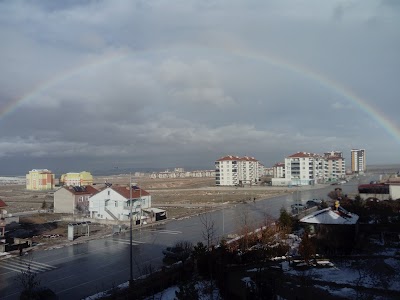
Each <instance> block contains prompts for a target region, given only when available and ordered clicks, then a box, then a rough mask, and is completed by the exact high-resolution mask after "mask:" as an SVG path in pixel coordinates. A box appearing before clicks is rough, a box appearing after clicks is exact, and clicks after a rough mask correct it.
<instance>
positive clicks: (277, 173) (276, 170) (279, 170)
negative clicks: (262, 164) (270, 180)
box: [272, 162, 285, 178]
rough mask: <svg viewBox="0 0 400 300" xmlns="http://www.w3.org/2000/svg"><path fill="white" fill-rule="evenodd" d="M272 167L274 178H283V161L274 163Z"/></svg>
mask: <svg viewBox="0 0 400 300" xmlns="http://www.w3.org/2000/svg"><path fill="white" fill-rule="evenodd" d="M272 168H273V177H274V178H285V163H283V162H280V163H276V164H275V165H274V166H273V167H272Z"/></svg>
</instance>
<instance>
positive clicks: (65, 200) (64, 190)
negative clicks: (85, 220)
mask: <svg viewBox="0 0 400 300" xmlns="http://www.w3.org/2000/svg"><path fill="white" fill-rule="evenodd" d="M98 192H99V191H98V190H97V189H95V188H94V187H93V186H91V185H88V186H64V187H61V188H59V189H58V190H57V191H55V192H54V212H55V213H67V214H76V213H82V214H88V213H89V197H91V196H93V195H94V194H96V193H98Z"/></svg>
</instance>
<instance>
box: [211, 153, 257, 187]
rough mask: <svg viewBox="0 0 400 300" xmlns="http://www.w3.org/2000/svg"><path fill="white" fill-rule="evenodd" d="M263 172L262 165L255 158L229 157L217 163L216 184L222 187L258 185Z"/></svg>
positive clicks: (222, 158)
mask: <svg viewBox="0 0 400 300" xmlns="http://www.w3.org/2000/svg"><path fill="white" fill-rule="evenodd" d="M262 172H263V170H262V165H261V164H260V162H259V161H258V160H257V159H255V158H254V157H249V156H244V157H239V156H234V155H227V156H224V157H221V158H220V159H218V160H217V161H216V162H215V184H216V185H220V186H235V185H242V184H250V185H252V184H256V183H258V182H259V180H260V176H261V174H262Z"/></svg>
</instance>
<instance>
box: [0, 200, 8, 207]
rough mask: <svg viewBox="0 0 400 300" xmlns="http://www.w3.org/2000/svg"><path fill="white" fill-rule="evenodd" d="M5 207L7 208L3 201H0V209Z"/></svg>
mask: <svg viewBox="0 0 400 300" xmlns="http://www.w3.org/2000/svg"><path fill="white" fill-rule="evenodd" d="M6 206H7V204H6V203H5V202H4V201H3V200H1V199H0V207H6Z"/></svg>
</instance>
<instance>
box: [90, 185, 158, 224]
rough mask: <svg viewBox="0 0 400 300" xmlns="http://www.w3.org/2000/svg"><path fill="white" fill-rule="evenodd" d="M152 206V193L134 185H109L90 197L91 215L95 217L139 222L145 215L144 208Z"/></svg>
mask: <svg viewBox="0 0 400 300" xmlns="http://www.w3.org/2000/svg"><path fill="white" fill-rule="evenodd" d="M148 208H151V195H150V194H149V193H148V192H146V191H145V190H143V189H141V188H139V187H137V186H132V187H131V191H130V190H129V186H118V185H115V186H114V185H113V186H109V187H107V188H106V189H104V190H102V191H101V192H99V193H97V194H96V195H93V196H92V197H90V198H89V212H90V217H91V218H94V219H103V220H116V221H129V220H130V217H131V216H132V218H133V220H134V221H135V222H136V223H138V222H140V220H142V219H143V218H145V217H144V213H143V209H148Z"/></svg>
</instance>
